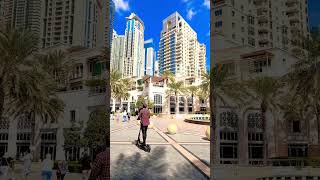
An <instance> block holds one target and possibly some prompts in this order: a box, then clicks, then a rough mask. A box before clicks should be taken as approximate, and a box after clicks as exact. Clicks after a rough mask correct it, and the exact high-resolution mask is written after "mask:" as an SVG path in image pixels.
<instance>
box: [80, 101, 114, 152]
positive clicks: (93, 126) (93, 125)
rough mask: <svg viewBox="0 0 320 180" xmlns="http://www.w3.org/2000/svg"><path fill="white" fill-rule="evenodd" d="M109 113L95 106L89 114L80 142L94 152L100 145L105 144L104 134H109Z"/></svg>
mask: <svg viewBox="0 0 320 180" xmlns="http://www.w3.org/2000/svg"><path fill="white" fill-rule="evenodd" d="M109 116H110V115H109V113H107V111H106V110H105V108H104V107H103V108H97V109H96V110H95V111H93V112H92V113H91V114H90V117H89V120H88V122H87V126H86V128H85V130H84V134H83V139H82V142H86V144H83V145H84V147H87V148H90V150H91V152H94V151H95V149H97V148H98V147H99V146H101V145H106V141H107V140H106V136H108V134H109V129H110V124H109Z"/></svg>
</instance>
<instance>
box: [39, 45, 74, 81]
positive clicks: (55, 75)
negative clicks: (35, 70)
mask: <svg viewBox="0 0 320 180" xmlns="http://www.w3.org/2000/svg"><path fill="white" fill-rule="evenodd" d="M37 60H38V62H39V64H40V66H41V69H43V70H44V71H46V72H47V73H48V74H49V75H50V77H51V78H52V80H53V81H55V82H57V85H58V86H59V87H65V86H66V84H67V82H68V80H69V74H70V72H71V71H72V68H73V66H74V62H73V60H71V59H67V58H66V55H65V53H64V52H63V51H61V50H54V51H52V52H49V53H48V54H44V55H40V54H39V55H38V56H37Z"/></svg>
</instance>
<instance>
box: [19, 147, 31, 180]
mask: <svg viewBox="0 0 320 180" xmlns="http://www.w3.org/2000/svg"><path fill="white" fill-rule="evenodd" d="M32 159H33V156H32V154H31V153H30V150H27V151H26V152H24V156H23V157H22V158H21V160H22V161H23V173H24V176H25V178H26V180H27V179H28V176H29V175H30V173H31V163H32Z"/></svg>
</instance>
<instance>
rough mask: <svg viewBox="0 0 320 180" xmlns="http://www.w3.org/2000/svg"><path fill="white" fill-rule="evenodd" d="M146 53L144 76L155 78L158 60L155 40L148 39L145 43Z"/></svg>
mask: <svg viewBox="0 0 320 180" xmlns="http://www.w3.org/2000/svg"><path fill="white" fill-rule="evenodd" d="M144 52H145V53H144V75H149V76H153V75H154V65H155V59H156V52H155V50H154V44H153V39H148V40H146V41H145V42H144Z"/></svg>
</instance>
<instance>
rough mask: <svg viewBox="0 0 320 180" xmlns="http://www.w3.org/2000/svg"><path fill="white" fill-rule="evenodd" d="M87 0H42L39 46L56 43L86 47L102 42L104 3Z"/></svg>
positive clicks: (99, 44)
mask: <svg viewBox="0 0 320 180" xmlns="http://www.w3.org/2000/svg"><path fill="white" fill-rule="evenodd" d="M102 3H103V2H102V1H101V0H88V1H74V0H73V1H72V0H63V1H53V2H52V1H45V3H44V7H43V8H42V9H43V11H44V12H43V18H42V19H43V23H42V25H43V26H42V27H43V30H42V31H41V32H43V33H42V47H43V48H47V47H51V46H55V45H59V44H64V45H72V46H82V47H87V48H92V47H97V46H102V45H103V40H104V38H103V35H104V33H103V32H104V27H105V24H104V23H106V21H105V20H104V18H103V11H104V10H106V7H103V5H105V3H103V4H102Z"/></svg>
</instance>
